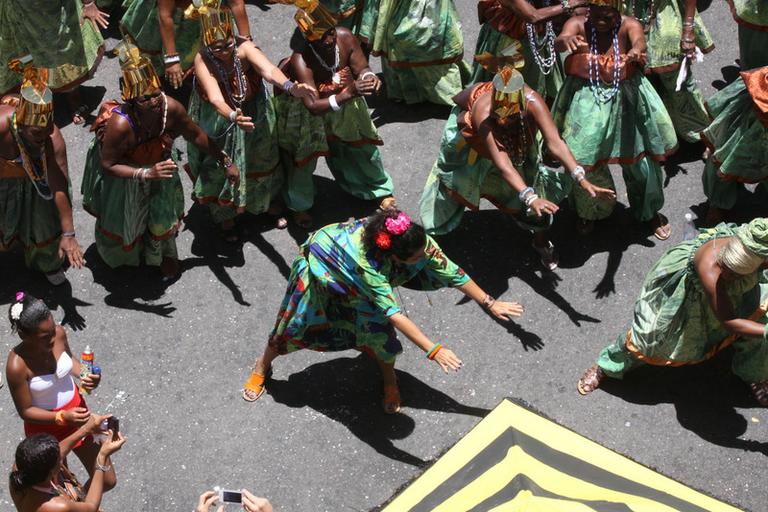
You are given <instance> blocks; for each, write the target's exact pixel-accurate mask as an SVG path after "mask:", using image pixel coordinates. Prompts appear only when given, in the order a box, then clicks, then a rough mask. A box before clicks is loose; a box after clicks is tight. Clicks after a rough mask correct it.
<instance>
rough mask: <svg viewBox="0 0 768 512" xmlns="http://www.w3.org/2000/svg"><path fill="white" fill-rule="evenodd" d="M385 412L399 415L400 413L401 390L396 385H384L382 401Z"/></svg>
mask: <svg viewBox="0 0 768 512" xmlns="http://www.w3.org/2000/svg"><path fill="white" fill-rule="evenodd" d="M381 405H382V407H384V412H385V413H387V414H397V413H399V412H400V388H398V387H397V383H395V384H384V399H383V400H382V401H381Z"/></svg>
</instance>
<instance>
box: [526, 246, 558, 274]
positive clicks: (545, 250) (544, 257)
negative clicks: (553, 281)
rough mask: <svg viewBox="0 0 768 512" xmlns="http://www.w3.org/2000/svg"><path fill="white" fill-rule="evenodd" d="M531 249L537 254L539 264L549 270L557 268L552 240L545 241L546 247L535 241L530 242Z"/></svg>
mask: <svg viewBox="0 0 768 512" xmlns="http://www.w3.org/2000/svg"><path fill="white" fill-rule="evenodd" d="M531 247H533V250H534V251H536V252H537V253H538V254H539V257H540V258H541V264H542V265H543V266H544V268H546V269H547V270H549V271H550V272H552V271H554V270H557V263H558V261H557V256H555V246H554V244H553V243H552V242H547V246H546V247H539V246H537V245H536V244H535V243H532V244H531Z"/></svg>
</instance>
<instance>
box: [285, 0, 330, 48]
mask: <svg viewBox="0 0 768 512" xmlns="http://www.w3.org/2000/svg"><path fill="white" fill-rule="evenodd" d="M274 1H275V3H278V4H284V5H295V6H296V7H297V8H298V10H297V11H296V14H295V15H294V16H293V19H294V20H296V25H298V27H299V30H300V31H301V34H302V35H303V36H304V37H305V38H306V39H307V40H308V41H317V40H318V39H320V38H321V37H323V34H325V33H326V32H328V31H329V30H330V29H332V28H335V27H336V25H338V23H339V20H338V19H336V17H335V16H334V15H333V14H332V13H331V11H329V10H328V9H327V8H326V7H325V6H323V5H322V4H321V3H320V2H319V1H318V0H274Z"/></svg>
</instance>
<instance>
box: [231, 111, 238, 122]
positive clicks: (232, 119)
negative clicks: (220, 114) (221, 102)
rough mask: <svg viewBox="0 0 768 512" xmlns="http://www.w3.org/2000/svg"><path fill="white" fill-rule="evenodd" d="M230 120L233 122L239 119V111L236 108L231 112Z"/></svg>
mask: <svg viewBox="0 0 768 512" xmlns="http://www.w3.org/2000/svg"><path fill="white" fill-rule="evenodd" d="M229 121H230V122H231V123H234V122H235V121H237V111H236V110H233V111H232V112H230V113H229Z"/></svg>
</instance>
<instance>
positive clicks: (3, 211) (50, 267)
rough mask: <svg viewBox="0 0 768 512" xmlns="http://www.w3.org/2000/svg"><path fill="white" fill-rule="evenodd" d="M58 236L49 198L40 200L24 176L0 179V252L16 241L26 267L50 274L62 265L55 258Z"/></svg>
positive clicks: (55, 213)
mask: <svg viewBox="0 0 768 512" xmlns="http://www.w3.org/2000/svg"><path fill="white" fill-rule="evenodd" d="M70 195H71V194H70ZM60 237H61V221H60V219H59V210H58V209H57V208H56V203H55V202H54V201H53V200H52V199H51V200H45V199H43V198H42V197H40V195H39V194H38V193H37V191H36V190H35V187H34V185H32V182H31V181H30V180H29V179H28V178H27V177H26V176H25V177H23V178H0V251H5V250H9V249H10V248H11V246H12V245H13V244H14V243H16V242H18V243H20V244H21V246H22V247H23V248H24V260H25V262H26V264H27V267H29V268H31V269H33V270H38V271H40V272H54V271H56V270H58V269H59V268H60V267H61V264H62V262H63V260H62V259H61V258H59V256H58V251H59V241H60Z"/></svg>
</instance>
